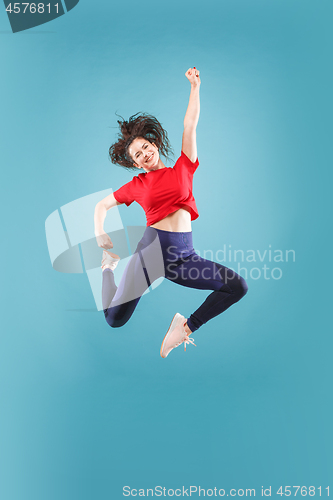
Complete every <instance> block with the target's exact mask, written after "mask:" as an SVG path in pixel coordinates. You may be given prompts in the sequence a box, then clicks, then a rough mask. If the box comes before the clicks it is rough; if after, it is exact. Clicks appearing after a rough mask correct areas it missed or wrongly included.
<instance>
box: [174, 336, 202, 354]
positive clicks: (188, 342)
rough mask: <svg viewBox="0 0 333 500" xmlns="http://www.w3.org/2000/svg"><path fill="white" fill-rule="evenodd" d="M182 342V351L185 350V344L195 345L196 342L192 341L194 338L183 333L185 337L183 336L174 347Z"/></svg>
mask: <svg viewBox="0 0 333 500" xmlns="http://www.w3.org/2000/svg"><path fill="white" fill-rule="evenodd" d="M183 342H184V351H186V344H192V345H195V347H197V346H196V344H195V343H194V339H192V337H191V338H190V337H189V336H188V335H185V337H184V338H183V340H181V341H180V342H178V343H177V344H176V345H175V347H178V346H179V345H180V344H182V343H183Z"/></svg>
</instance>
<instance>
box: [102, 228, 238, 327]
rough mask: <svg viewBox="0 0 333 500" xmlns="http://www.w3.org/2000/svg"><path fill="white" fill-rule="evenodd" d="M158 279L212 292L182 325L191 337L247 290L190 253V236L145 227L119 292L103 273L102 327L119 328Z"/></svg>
mask: <svg viewBox="0 0 333 500" xmlns="http://www.w3.org/2000/svg"><path fill="white" fill-rule="evenodd" d="M162 276H163V277H165V278H166V279H168V280H170V281H173V282H175V283H178V284H179V285H182V286H186V287H189V288H197V289H199V290H214V291H213V292H212V293H211V294H210V295H208V297H207V298H206V300H205V301H204V302H203V304H201V306H200V307H199V308H198V309H197V310H196V311H195V312H194V313H192V314H191V315H190V317H189V318H188V319H187V325H188V327H189V329H190V330H191V331H192V332H194V331H195V330H197V329H198V328H200V326H202V325H203V324H204V323H207V321H209V320H210V319H211V318H214V317H215V316H217V315H219V314H221V313H222V312H223V311H225V310H226V309H228V307H230V306H231V305H232V304H235V303H236V302H238V301H239V300H240V299H241V298H242V297H244V295H245V294H246V292H247V289H248V287H247V284H246V281H245V280H244V279H243V278H242V277H241V276H239V275H238V274H236V273H235V272H234V271H232V270H231V269H229V268H227V267H225V266H222V265H221V264H218V263H216V262H212V261H210V260H207V259H203V258H202V257H200V256H199V255H198V254H197V253H195V251H194V248H193V244H192V232H185V233H178V232H177V233H175V232H170V231H162V230H161V229H155V228H152V227H147V228H146V230H145V233H144V235H143V237H142V239H141V240H140V242H139V244H138V246H137V249H136V251H135V253H134V254H133V256H132V257H131V258H130V261H129V262H128V264H127V266H126V269H125V271H124V274H123V276H122V279H121V282H120V284H119V287H118V288H117V287H116V284H115V281H114V276H113V271H111V269H109V268H106V269H105V270H104V271H103V288H102V300H103V309H104V314H105V318H106V321H107V323H108V324H109V325H110V326H112V327H120V326H123V325H124V324H125V323H126V322H127V321H128V320H129V319H130V317H131V316H132V314H133V312H134V309H135V308H136V306H137V304H138V302H139V300H140V298H141V296H142V295H143V293H144V292H145V291H146V290H147V288H148V287H149V286H150V285H151V284H152V283H153V282H154V281H155V280H156V279H158V278H160V277H162Z"/></svg>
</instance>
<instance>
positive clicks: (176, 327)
mask: <svg viewBox="0 0 333 500" xmlns="http://www.w3.org/2000/svg"><path fill="white" fill-rule="evenodd" d="M185 324H186V318H185V317H184V316H182V315H181V314H179V313H176V314H175V315H174V317H173V318H172V321H171V325H170V327H169V330H168V331H167V333H166V335H165V337H164V339H163V342H162V345H161V351H160V354H161V356H162V358H166V357H167V355H168V354H169V352H170V351H172V349H174V348H175V347H178V346H179V345H180V344H182V343H183V342H184V350H185V351H186V344H192V345H195V343H194V339H192V338H190V337H189V336H188V335H187V333H186V331H185Z"/></svg>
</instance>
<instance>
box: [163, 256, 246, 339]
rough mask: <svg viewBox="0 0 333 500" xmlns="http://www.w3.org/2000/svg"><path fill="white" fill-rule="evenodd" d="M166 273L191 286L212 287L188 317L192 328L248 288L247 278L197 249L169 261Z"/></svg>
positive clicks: (220, 310)
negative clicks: (188, 254)
mask: <svg viewBox="0 0 333 500" xmlns="http://www.w3.org/2000/svg"><path fill="white" fill-rule="evenodd" d="M165 277H166V278H167V279H169V280H170V281H173V282H175V283H178V284H179V285H182V286H187V287H189V288H197V289H199V290H213V292H212V293H211V294H210V295H208V297H207V298H206V300H205V301H204V302H203V304H201V306H200V307H199V308H198V309H197V310H196V311H195V312H194V313H192V314H191V316H190V317H189V318H188V320H187V326H188V327H189V329H190V330H191V331H192V332H194V331H195V330H197V329H198V328H200V327H201V326H202V325H203V324H204V323H207V321H209V320H210V319H212V318H214V317H215V316H218V315H219V314H221V313H223V312H224V311H225V310H226V309H228V308H229V307H230V306H231V305H232V304H235V303H236V302H238V301H239V300H240V299H241V298H242V297H244V295H245V294H246V292H247V289H248V287H247V284H246V281H245V280H244V279H243V278H242V277H241V276H239V275H238V274H237V273H235V272H234V271H233V270H231V269H229V268H227V267H225V266H223V265H221V264H217V263H215V262H212V261H209V260H206V259H203V258H202V257H200V256H199V255H197V254H196V253H193V254H191V255H190V256H189V257H187V258H186V259H182V262H181V263H180V264H178V263H177V264H169V266H167V273H166V276H165Z"/></svg>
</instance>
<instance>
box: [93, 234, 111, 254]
mask: <svg viewBox="0 0 333 500" xmlns="http://www.w3.org/2000/svg"><path fill="white" fill-rule="evenodd" d="M96 240H97V245H98V246H99V247H101V248H104V250H108V249H110V248H113V243H112V241H111V238H110V236H109V235H108V234H106V233H105V232H103V233H101V234H99V235H96Z"/></svg>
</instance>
